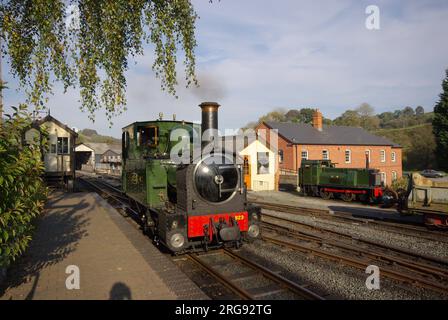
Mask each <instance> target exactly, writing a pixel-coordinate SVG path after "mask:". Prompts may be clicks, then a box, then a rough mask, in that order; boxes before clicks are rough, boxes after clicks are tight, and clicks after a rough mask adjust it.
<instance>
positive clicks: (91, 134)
mask: <svg viewBox="0 0 448 320" xmlns="http://www.w3.org/2000/svg"><path fill="white" fill-rule="evenodd" d="M88 142H104V143H109V144H115V145H118V144H121V140H120V139H117V138H114V137H111V136H103V135H101V134H98V132H96V130H93V129H83V130H81V131H79V132H78V139H77V140H76V143H88Z"/></svg>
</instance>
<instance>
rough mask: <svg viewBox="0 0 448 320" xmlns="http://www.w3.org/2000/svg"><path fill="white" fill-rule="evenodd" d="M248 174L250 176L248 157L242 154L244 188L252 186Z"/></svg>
mask: <svg viewBox="0 0 448 320" xmlns="http://www.w3.org/2000/svg"><path fill="white" fill-rule="evenodd" d="M250 176H251V168H250V157H249V156H244V162H243V177H244V184H245V185H246V188H247V189H248V190H250V189H251V188H252V185H251V179H250Z"/></svg>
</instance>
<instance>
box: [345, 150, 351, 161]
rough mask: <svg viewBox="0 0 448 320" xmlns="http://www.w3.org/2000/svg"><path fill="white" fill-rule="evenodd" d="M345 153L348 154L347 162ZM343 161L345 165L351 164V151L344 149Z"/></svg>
mask: <svg viewBox="0 0 448 320" xmlns="http://www.w3.org/2000/svg"><path fill="white" fill-rule="evenodd" d="M347 152H348V161H347ZM344 160H345V163H352V150H350V149H345V152H344Z"/></svg>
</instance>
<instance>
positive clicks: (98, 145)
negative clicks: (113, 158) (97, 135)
mask: <svg viewBox="0 0 448 320" xmlns="http://www.w3.org/2000/svg"><path fill="white" fill-rule="evenodd" d="M83 144H84V145H86V146H88V147H90V148H92V149H93V150H95V154H104V153H105V152H106V151H108V150H112V151H113V152H115V153H117V154H121V145H115V144H109V143H104V142H84V143H83Z"/></svg>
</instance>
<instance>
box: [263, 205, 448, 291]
mask: <svg viewBox="0 0 448 320" xmlns="http://www.w3.org/2000/svg"><path fill="white" fill-rule="evenodd" d="M268 217H269V219H274V220H275V219H277V220H279V221H282V222H287V223H288V225H289V226H291V225H294V224H295V221H291V220H288V219H284V218H278V217H275V216H271V215H268ZM265 218H266V214H265V215H264V217H263V219H264V221H263V230H265V231H266V230H270V231H271V233H270V234H269V235H266V232H264V233H263V240H264V241H267V242H270V243H274V244H276V245H279V246H283V247H287V248H290V249H293V250H295V251H299V252H301V253H303V254H306V255H313V256H318V257H320V258H323V259H326V260H330V261H333V262H337V263H342V264H344V265H347V266H351V267H354V268H357V269H362V270H365V269H366V267H367V266H369V265H371V264H372V263H375V264H377V265H378V266H379V267H380V270H381V275H382V276H385V277H387V278H390V279H393V280H396V281H399V282H404V283H408V284H411V285H413V286H418V287H422V288H426V289H430V290H433V291H436V292H439V293H442V294H446V295H448V262H446V261H441V260H438V259H436V260H434V259H433V258H432V257H426V256H421V255H419V254H417V253H415V252H410V251H406V250H402V249H400V248H391V247H389V246H386V245H383V244H378V243H374V242H370V241H363V240H360V243H361V244H363V245H366V246H360V245H359V244H357V241H358V240H359V239H353V238H351V239H349V241H341V240H335V239H331V238H328V237H324V236H322V235H319V234H316V233H311V232H305V231H303V230H300V231H299V230H295V229H291V228H290V227H285V226H282V225H278V224H276V223H272V222H268V221H265ZM299 225H300V224H299ZM272 233H275V234H276V235H277V236H276V235H273V234H272ZM278 235H280V237H279V236H278ZM282 236H286V237H287V240H285V239H282ZM291 239H293V240H295V241H294V242H291ZM346 239H347V238H346Z"/></svg>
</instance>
